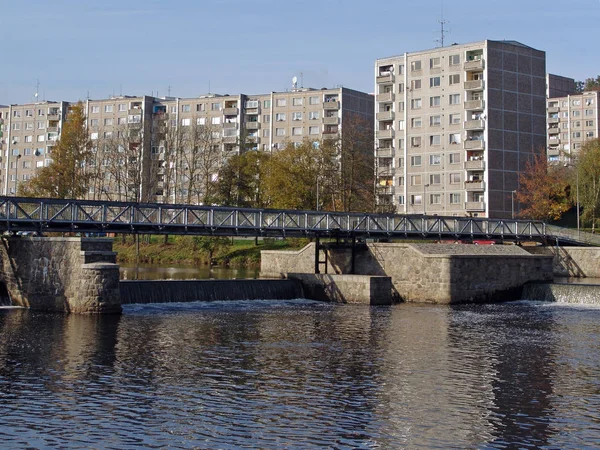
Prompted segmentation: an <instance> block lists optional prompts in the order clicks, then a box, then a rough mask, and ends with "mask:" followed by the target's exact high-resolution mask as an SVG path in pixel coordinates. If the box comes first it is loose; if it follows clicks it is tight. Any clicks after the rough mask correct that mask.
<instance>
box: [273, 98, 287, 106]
mask: <svg viewBox="0 0 600 450" xmlns="http://www.w3.org/2000/svg"><path fill="white" fill-rule="evenodd" d="M286 104H287V102H286V99H285V98H278V99H277V100H275V106H279V107H282V106H285V105H286Z"/></svg>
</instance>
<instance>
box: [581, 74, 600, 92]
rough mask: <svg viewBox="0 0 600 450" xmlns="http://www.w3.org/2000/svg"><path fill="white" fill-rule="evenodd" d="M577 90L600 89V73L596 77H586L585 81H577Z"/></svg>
mask: <svg viewBox="0 0 600 450" xmlns="http://www.w3.org/2000/svg"><path fill="white" fill-rule="evenodd" d="M575 91H576V92H585V91H600V75H598V76H597V77H596V78H586V80H585V81H576V82H575Z"/></svg>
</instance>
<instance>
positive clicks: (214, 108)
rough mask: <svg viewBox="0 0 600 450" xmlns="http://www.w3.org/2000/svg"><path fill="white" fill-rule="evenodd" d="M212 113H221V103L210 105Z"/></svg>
mask: <svg viewBox="0 0 600 450" xmlns="http://www.w3.org/2000/svg"><path fill="white" fill-rule="evenodd" d="M210 110H211V111H221V103H218V102H217V103H211V104H210Z"/></svg>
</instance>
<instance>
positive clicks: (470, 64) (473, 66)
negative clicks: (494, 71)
mask: <svg viewBox="0 0 600 450" xmlns="http://www.w3.org/2000/svg"><path fill="white" fill-rule="evenodd" d="M483 66H484V64H483V59H476V60H475V61H466V62H465V70H466V71H467V72H468V71H472V70H483Z"/></svg>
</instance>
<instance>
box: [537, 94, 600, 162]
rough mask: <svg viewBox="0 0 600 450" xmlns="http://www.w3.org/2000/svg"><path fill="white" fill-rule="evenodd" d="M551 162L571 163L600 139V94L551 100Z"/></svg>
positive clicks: (549, 149) (549, 141)
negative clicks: (586, 147)
mask: <svg viewBox="0 0 600 450" xmlns="http://www.w3.org/2000/svg"><path fill="white" fill-rule="evenodd" d="M547 111H548V116H547V120H548V137H547V139H548V147H547V151H548V160H549V161H550V162H553V163H559V162H569V161H570V160H571V159H573V158H576V156H577V153H578V152H579V151H580V149H581V147H582V146H583V145H584V144H585V142H586V141H589V140H592V139H597V138H598V137H599V136H600V134H599V133H600V126H599V125H598V120H599V117H600V92H598V91H590V92H582V93H580V94H571V95H565V96H561V97H553V98H549V99H548V109H547Z"/></svg>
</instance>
